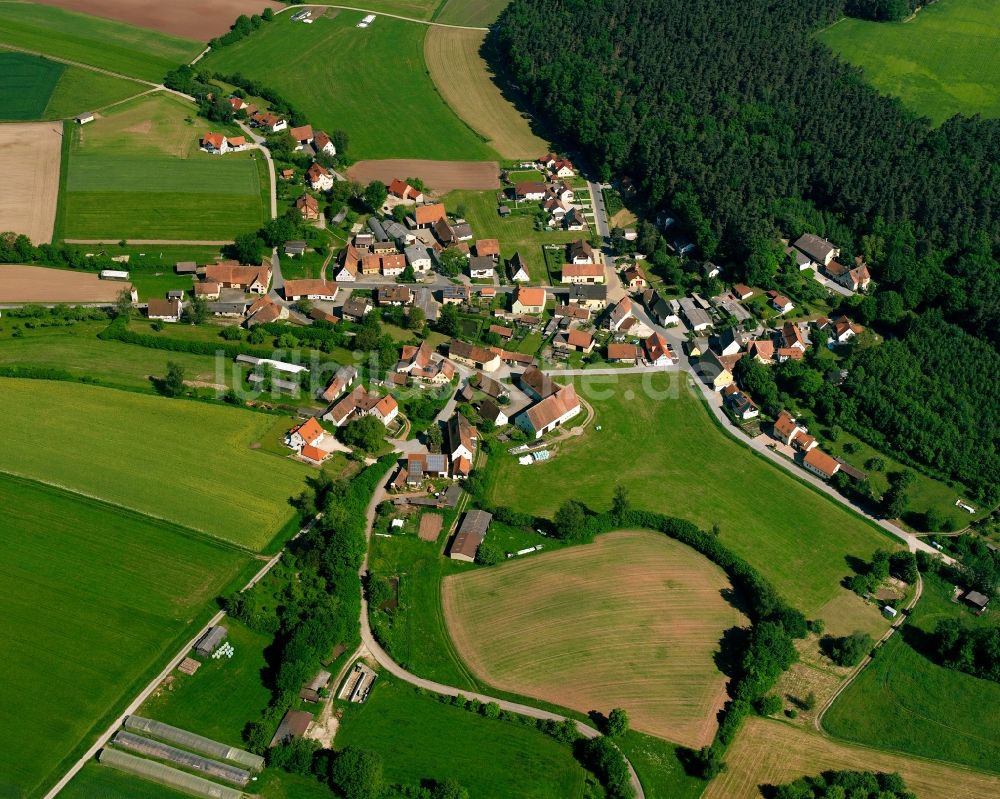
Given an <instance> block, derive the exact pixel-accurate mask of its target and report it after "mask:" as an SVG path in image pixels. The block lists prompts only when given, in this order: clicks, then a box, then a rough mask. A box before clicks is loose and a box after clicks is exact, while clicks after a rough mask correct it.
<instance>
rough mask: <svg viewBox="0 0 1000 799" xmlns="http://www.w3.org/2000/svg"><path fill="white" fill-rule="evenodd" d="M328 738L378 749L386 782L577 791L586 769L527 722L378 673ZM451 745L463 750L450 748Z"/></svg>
mask: <svg viewBox="0 0 1000 799" xmlns="http://www.w3.org/2000/svg"><path fill="white" fill-rule="evenodd" d="M336 745H337V748H338V749H339V748H342V747H345V746H357V747H360V748H361V749H367V750H370V751H373V752H378V753H379V754H380V755H381V756H382V759H383V761H384V764H385V777H386V779H387V780H388V781H389V782H390V783H395V784H404V785H418V784H419V783H420V781H421V780H441V779H445V778H447V777H451V778H453V779H456V780H458V781H459V782H460V783H461V784H462V785H464V786H465V787H466V788H468V790H469V793H470V795H471V796H475V797H476V799H491V797H495V798H496V799H508V798H509V797H512V796H517V797H519V799H542V798H543V797H552V799H573V797H580V796H582V795H583V784H584V779H585V776H586V772H584V770H583V769H582V768H581V767H580V765H579V764H577V762H576V761H575V760H574V759H573V756H572V753H571V752H570V749H569V747H568V746H565V745H563V744H559V743H557V742H556V741H554V740H552V739H551V738H549V737H547V736H545V735H543V734H542V733H540V732H538V731H537V730H535V729H533V728H531V727H525V726H522V725H520V724H517V723H512V722H509V721H500V720H496V719H486V718H483V717H482V716H480V715H478V714H475V713H472V712H470V711H467V710H464V709H461V708H457V707H453V706H451V705H446V704H444V703H442V702H440V701H438V700H437V699H435V698H434V697H432V696H422V695H420V694H418V693H417V691H416V689H414V688H412V687H411V686H409V685H405V684H400V683H398V682H396V681H395V679H394V678H393V677H390V676H389V675H386V674H384V673H383V674H382V675H381V676H380V677H379V679H378V682H376V684H375V688H374V690H373V691H372V693H371V695H370V696H369V698H368V701H367V702H365V703H364V704H363V705H351V706H350V707H348V708H347V709H346V711H345V714H344V718H343V720H342V722H341V726H340V728H339V730H338V731H337V740H336ZM455 747H460V748H461V750H462V751H463V752H465V753H466V754H465V755H458V756H456V752H455Z"/></svg>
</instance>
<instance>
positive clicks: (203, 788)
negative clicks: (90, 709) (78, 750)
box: [97, 749, 243, 799]
mask: <svg viewBox="0 0 1000 799" xmlns="http://www.w3.org/2000/svg"><path fill="white" fill-rule="evenodd" d="M97 759H98V761H99V762H100V763H102V764H103V765H105V766H111V767H112V768H116V769H118V770H119V771H124V772H127V773H129V774H134V775H135V776H137V777H143V778H144V779H147V780H152V781H153V782H158V783H160V784H162V785H167V786H170V787H171V788H176V789H177V790H179V791H185V792H187V793H190V794H194V795H195V796H204V797H207V799H242V796H243V792H242V791H240V790H237V789H236V788H229V787H227V786H225V785H219V784H218V783H216V782H209V781H208V780H206V779H204V778H202V777H199V776H197V775H195V774H188V773H186V772H184V771H181V770H180V769H176V768H173V767H172V766H168V765H166V764H164V763H157V762H156V761H155V760H146V759H145V758H142V757H136V756H135V755H130V754H129V753H128V752H122V751H121V750H120V749H102V750H101V753H100V754H99V755H98V756H97Z"/></svg>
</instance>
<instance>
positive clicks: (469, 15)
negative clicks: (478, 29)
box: [436, 0, 510, 26]
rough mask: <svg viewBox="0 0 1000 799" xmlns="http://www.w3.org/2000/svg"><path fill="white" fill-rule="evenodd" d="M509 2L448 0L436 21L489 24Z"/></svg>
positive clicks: (459, 23) (458, 23)
mask: <svg viewBox="0 0 1000 799" xmlns="http://www.w3.org/2000/svg"><path fill="white" fill-rule="evenodd" d="M509 2H510V0H448V2H446V3H445V4H444V8H442V9H441V13H440V14H438V16H437V17H436V21H437V22H442V23H445V24H448V25H478V26H486V25H490V24H491V23H493V22H495V21H496V18H497V17H499V16H500V12H501V11H503V10H504V9H505V8H506V7H507V5H508V3H509Z"/></svg>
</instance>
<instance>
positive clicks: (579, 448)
mask: <svg viewBox="0 0 1000 799" xmlns="http://www.w3.org/2000/svg"><path fill="white" fill-rule="evenodd" d="M676 381H680V382H679V383H678V382H676ZM585 382H586V384H587V385H586V386H585V387H583V388H582V389H580V390H581V392H582V396H583V398H584V399H586V400H587V401H588V402H590V404H591V405H593V407H594V410H595V412H596V414H597V415H596V418H595V419H594V422H593V423H592V424H591V425H590V426H589V427H588V428H587V430H586V432H585V434H584V435H582V436H579V437H575V438H572V439H569V440H568V441H565V442H563V443H560V444H559V447H558V452H557V453H556V455H555V457H553V458H552V459H551V460H550V461H547V462H545V463H540V464H534V465H532V466H530V467H524V466H520V465H518V463H517V461H516V459H515V458H514V457H513V456H508V455H506V454H505V455H502V456H495V458H494V459H495V461H496V471H495V472H494V474H493V478H492V487H491V493H492V500H493V501H494V502H496V503H500V504H513V505H515V506H517V507H518V509H519V510H523V511H527V512H531V513H535V514H539V515H542V516H552V514H554V513H555V511H556V509H557V508H558V507H559V505H560V503H561V502H562V501H563V500H565V499H569V498H573V499H581V498H582V499H583V501H584V502H586V503H587V504H588V505H590V506H591V507H593V508H594V509H598V510H604V509H606V508H608V507H609V506H610V502H611V495H612V492H613V491H614V487H615V484H616V483H622V484H624V485H625V486H626V487H627V488H628V489H629V492H630V495H631V497H632V502H633V503H634V505H635V506H636V507H638V508H647V509H650V510H656V511H661V512H663V513H667V514H671V515H675V516H679V517H682V518H686V519H689V520H691V521H693V522H695V523H696V524H699V525H701V526H702V527H703V528H705V529H709V528H711V527H712V525H714V524H718V525H719V527H720V533H719V535H720V536H721V539H722V540H723V541H724V542H725V543H726V544H727V546H729V547H731V548H732V549H733V550H734V551H735V552H737V553H738V554H740V555H741V556H743V557H744V558H746V559H747V561H749V562H750V563H751V564H753V565H754V566H756V567H757V568H758V569H760V571H761V572H762V573H763V574H764V575H765V576H766V577H768V578H769V579H770V580H771V581H772V582H773V583H774V585H775V587H776V588H777V589H778V590H779V591H780V592H781V594H782V596H784V598H785V599H786V600H787V601H789V602H791V603H792V604H793V605H795V606H796V607H798V608H799V609H800V610H802V611H803V612H804V613H805V614H806V615H807V616H809V617H811V618H815V617H821V618H823V619H824V620H825V621H826V625H827V629H828V631H831V632H833V633H835V634H844V633H849V632H851V631H852V630H854V629H855V628H857V627H858V626H863V625H864V624H868V623H872V624H874V623H875V621H874V620H875V619H876V618H877V616H878V613H877V611H876V610H875V609H874V608H873V607H870V606H868V605H865V604H864V603H863V602H862V601H861V600H860V599H857V598H856V597H854V596H853V595H851V594H850V593H849V592H848V591H847V590H846V589H844V588H842V587H841V586H840V582H841V580H843V578H844V577H845V576H848V575H849V574H851V573H852V572H851V569H850V568H849V566H848V560H847V559H848V557H849V556H853V557H858V558H864V559H866V560H867V559H869V558H870V556H871V553H872V552H873V551H874V550H876V549H879V548H882V549H895V548H896V544H895V543H894V541H893V540H891V539H889V538H888V537H887V536H883V535H881V534H880V533H878V531H877V530H876V529H875V528H874V527H872V526H869V525H868V524H867V523H865V522H864V521H862V520H861V519H860V518H859V517H857V516H855V515H854V514H852V513H850V512H848V511H847V510H846V509H844V508H842V507H841V506H840V505H838V504H836V503H834V502H832V501H830V500H829V499H827V498H826V497H824V496H823V495H821V494H819V493H818V492H816V491H814V490H812V489H811V488H809V487H807V486H806V485H805V484H803V483H800V482H798V481H797V480H795V479H794V478H793V477H792V476H790V475H788V474H786V473H785V472H784V471H782V470H780V469H778V468H776V467H774V466H772V465H771V464H769V463H767V462H766V461H765V460H764V459H763V458H760V457H757V456H756V455H753V454H752V453H751V452H750V451H749V450H748V449H746V448H745V447H743V446H741V445H740V444H739V443H738V442H736V441H734V440H733V439H732V438H730V437H729V436H728V435H726V434H725V433H724V432H723V431H722V430H721V429H720V428H719V427H718V426H717V425H716V423H715V420H714V417H712V416H711V415H710V414H709V412H708V410H707V409H706V408H705V407H704V406H703V405H702V401H701V400H700V399H699V398H698V397H697V396H696V394H695V393H694V391H692V390H691V389H690V388H689V386H688V384H687V377H686V375H678V374H672V375H663V374H657V375H652V374H649V375H643V376H635V375H632V376H627V375H621V376H618V375H614V376H611V377H603V378H602V377H595V378H588V380H587V381H585ZM646 386H648V391H647V388H646ZM598 397H602V398H600V399H599V398H598ZM597 426H600V427H601V429H600V430H597V429H596V427H597ZM828 605H829V606H830V609H831V611H832V612H831V613H830V614H829V615H827V613H826V610H827V606H828ZM881 624H882V626H883V627H884V624H885V622H881Z"/></svg>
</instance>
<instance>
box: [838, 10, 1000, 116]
mask: <svg viewBox="0 0 1000 799" xmlns="http://www.w3.org/2000/svg"><path fill="white" fill-rule="evenodd" d="M819 39H820V41H822V42H823V43H824V44H826V45H828V46H829V47H831V48H832V49H833V50H834V51H835V52H837V53H838V54H839V55H840V56H841V57H842V58H843V59H844V60H846V61H849V62H850V63H852V64H855V65H856V66H859V67H861V68H862V69H864V73H865V78H866V79H867V80H868V81H870V82H871V83H872V84H873V85H874V86H875V87H876V88H877V89H879V91H882V92H885V93H887V94H893V95H896V96H897V97H899V98H901V99H902V101H903V103H904V105H906V106H908V107H909V108H911V109H912V110H913V111H915V112H916V113H918V114H922V115H924V116H927V117H929V118H930V119H931V120H932V121H933V122H935V123H941V122H943V121H944V120H945V119H947V118H948V117H950V116H953V115H954V114H965V115H967V116H971V115H973V114H982V115H983V116H984V117H1000V70H998V69H997V61H996V59H997V51H998V50H1000V0H974V2H973V1H970V0H937V2H935V3H932V4H930V5H925V6H924V7H923V8H921V9H920V11H919V13H918V14H917V15H916V17H915V18H913V19H912V20H910V21H908V22H893V23H889V22H869V21H867V20H860V19H843V20H841V21H840V22H838V23H837V24H835V25H833V26H831V27H829V28H827V29H826V30H825V31H823V32H822V33H820V35H819Z"/></svg>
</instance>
